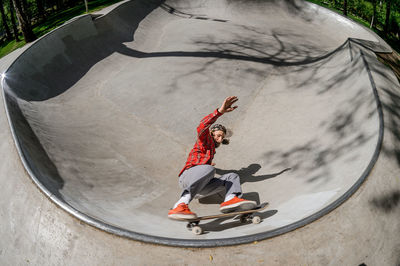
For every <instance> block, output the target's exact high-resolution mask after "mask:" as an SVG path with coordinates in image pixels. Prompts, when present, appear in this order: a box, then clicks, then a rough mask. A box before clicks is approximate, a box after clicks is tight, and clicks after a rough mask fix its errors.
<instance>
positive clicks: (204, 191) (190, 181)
mask: <svg viewBox="0 0 400 266" xmlns="http://www.w3.org/2000/svg"><path fill="white" fill-rule="evenodd" d="M179 185H180V187H181V188H182V189H183V192H182V196H183V195H185V194H187V193H190V195H191V199H194V198H203V197H207V196H210V195H213V194H216V193H219V192H224V193H226V195H230V194H237V195H238V196H240V195H241V194H242V188H241V186H240V178H239V175H238V174H235V173H229V174H225V175H223V176H221V177H220V178H216V177H215V168H214V166H211V165H209V164H204V165H196V166H193V167H191V168H189V169H187V170H185V171H184V172H183V173H182V175H181V176H180V177H179Z"/></svg>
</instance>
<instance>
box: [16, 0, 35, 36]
mask: <svg viewBox="0 0 400 266" xmlns="http://www.w3.org/2000/svg"><path fill="white" fill-rule="evenodd" d="M12 1H13V4H14V9H15V13H16V14H17V18H18V22H19V25H20V27H21V31H22V34H23V35H24V39H25V42H32V41H34V40H36V36H35V34H34V33H33V30H32V26H31V21H30V19H29V17H28V15H27V14H26V13H25V12H24V11H25V10H24V8H23V3H22V1H21V0H12Z"/></svg>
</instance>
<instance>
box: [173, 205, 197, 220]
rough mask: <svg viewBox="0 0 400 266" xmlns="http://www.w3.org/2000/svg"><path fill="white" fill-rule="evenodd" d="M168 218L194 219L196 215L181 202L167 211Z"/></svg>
mask: <svg viewBox="0 0 400 266" xmlns="http://www.w3.org/2000/svg"><path fill="white" fill-rule="evenodd" d="M168 218H170V219H173V220H185V219H195V218H197V215H196V214H195V213H194V212H192V211H191V210H190V209H189V206H188V205H187V204H185V203H181V204H179V205H178V206H177V207H176V208H175V209H172V210H170V211H169V212H168Z"/></svg>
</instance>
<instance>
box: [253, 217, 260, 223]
mask: <svg viewBox="0 0 400 266" xmlns="http://www.w3.org/2000/svg"><path fill="white" fill-rule="evenodd" d="M251 221H252V222H253V224H259V223H261V217H260V216H254V217H253V219H251Z"/></svg>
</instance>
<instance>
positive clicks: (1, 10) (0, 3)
mask: <svg viewBox="0 0 400 266" xmlns="http://www.w3.org/2000/svg"><path fill="white" fill-rule="evenodd" d="M0 14H1V20H2V22H3V26H4V30H5V31H6V37H7V40H11V38H12V36H11V31H10V27H8V23H7V17H6V14H5V12H4V3H3V0H0Z"/></svg>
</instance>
